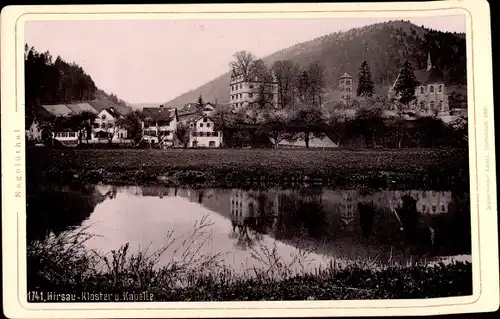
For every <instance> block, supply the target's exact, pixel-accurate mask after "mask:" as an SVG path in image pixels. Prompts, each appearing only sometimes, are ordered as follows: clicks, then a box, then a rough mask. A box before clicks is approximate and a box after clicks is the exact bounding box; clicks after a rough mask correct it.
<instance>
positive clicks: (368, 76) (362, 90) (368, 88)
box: [356, 61, 375, 97]
mask: <svg viewBox="0 0 500 319" xmlns="http://www.w3.org/2000/svg"><path fill="white" fill-rule="evenodd" d="M374 91H375V86H374V85H373V80H372V73H371V70H370V66H369V65H368V63H367V62H366V61H363V63H361V67H360V68H359V73H358V89H357V91H356V95H357V96H364V97H372V96H373V93H374Z"/></svg>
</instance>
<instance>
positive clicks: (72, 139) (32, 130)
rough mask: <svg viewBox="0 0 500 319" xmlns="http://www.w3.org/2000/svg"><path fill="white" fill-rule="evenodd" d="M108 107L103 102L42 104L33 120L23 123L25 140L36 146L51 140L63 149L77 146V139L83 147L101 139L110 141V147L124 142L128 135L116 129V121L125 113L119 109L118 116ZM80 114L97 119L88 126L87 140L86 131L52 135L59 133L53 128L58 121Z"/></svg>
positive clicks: (122, 109)
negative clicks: (35, 142) (84, 143)
mask: <svg viewBox="0 0 500 319" xmlns="http://www.w3.org/2000/svg"><path fill="white" fill-rule="evenodd" d="M110 105H112V104H110V103H108V102H103V101H90V102H88V103H86V102H82V103H70V104H51V105H48V104H47V105H46V104H43V105H41V106H40V107H37V108H36V111H35V114H34V115H33V117H32V118H30V119H29V120H27V121H26V136H27V138H28V140H33V141H38V142H40V141H42V140H44V139H46V138H53V139H55V140H57V141H59V142H61V143H62V144H64V145H66V146H76V145H78V143H79V140H80V139H82V141H85V142H86V143H95V142H98V141H99V140H100V139H106V140H107V141H108V142H109V140H110V139H111V141H112V142H113V143H121V142H124V139H126V138H127V137H128V136H127V135H128V134H127V131H126V129H124V128H120V127H118V125H117V120H118V119H119V118H121V117H122V116H124V114H123V112H127V109H126V108H124V107H121V106H120V112H117V110H116V109H115V107H114V106H110ZM82 112H90V113H93V114H96V116H97V117H96V119H95V121H94V123H91V127H92V129H91V130H90V131H89V132H90V135H89V136H88V133H87V132H86V131H85V132H77V131H74V130H72V129H70V128H65V129H61V130H60V131H54V130H58V129H57V125H55V124H56V123H57V122H58V121H59V120H63V119H65V118H68V117H70V116H72V115H76V114H80V113H82ZM80 134H83V135H82V136H80Z"/></svg>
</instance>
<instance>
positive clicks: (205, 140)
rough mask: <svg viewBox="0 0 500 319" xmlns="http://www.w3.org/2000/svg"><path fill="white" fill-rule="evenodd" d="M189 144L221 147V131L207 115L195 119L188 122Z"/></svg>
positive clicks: (191, 145)
mask: <svg viewBox="0 0 500 319" xmlns="http://www.w3.org/2000/svg"><path fill="white" fill-rule="evenodd" d="M189 146H190V147H221V146H222V131H221V130H220V128H219V127H218V125H217V124H216V123H215V122H214V120H213V119H212V118H210V117H208V116H203V117H201V118H198V119H195V120H193V121H191V122H190V123H189Z"/></svg>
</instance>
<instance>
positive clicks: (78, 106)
mask: <svg viewBox="0 0 500 319" xmlns="http://www.w3.org/2000/svg"><path fill="white" fill-rule="evenodd" d="M66 106H67V107H68V108H69V109H70V110H71V111H73V112H74V113H76V114H78V113H82V112H92V113H94V114H97V113H98V112H97V111H96V109H94V108H93V107H92V106H91V105H90V104H88V103H74V104H66Z"/></svg>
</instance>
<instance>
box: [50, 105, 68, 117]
mask: <svg viewBox="0 0 500 319" xmlns="http://www.w3.org/2000/svg"><path fill="white" fill-rule="evenodd" d="M42 107H43V108H44V109H45V110H46V111H47V112H49V113H50V114H52V115H54V116H69V115H71V114H73V111H72V110H71V109H70V108H69V107H67V106H66V105H65V104H51V105H47V104H44V105H42Z"/></svg>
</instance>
